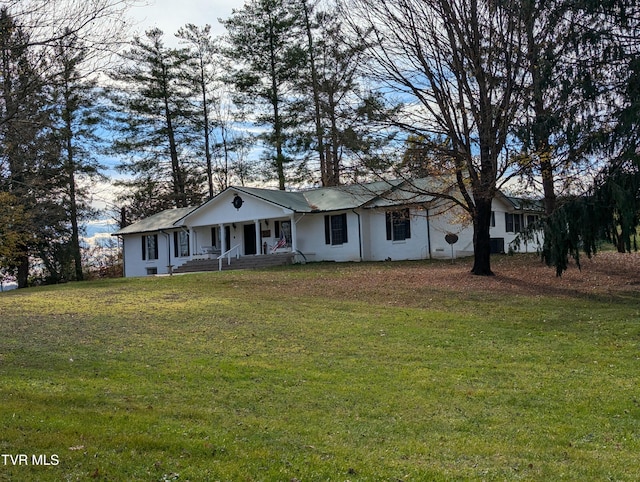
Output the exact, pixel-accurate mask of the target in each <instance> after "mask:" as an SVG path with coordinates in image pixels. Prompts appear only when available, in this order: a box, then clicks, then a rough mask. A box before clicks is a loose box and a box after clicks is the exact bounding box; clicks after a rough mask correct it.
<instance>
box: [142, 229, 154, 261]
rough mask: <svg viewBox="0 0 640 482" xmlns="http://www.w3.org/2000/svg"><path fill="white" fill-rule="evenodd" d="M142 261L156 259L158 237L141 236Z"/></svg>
mask: <svg viewBox="0 0 640 482" xmlns="http://www.w3.org/2000/svg"><path fill="white" fill-rule="evenodd" d="M142 259H143V260H144V259H158V235H157V234H152V235H151V236H142Z"/></svg>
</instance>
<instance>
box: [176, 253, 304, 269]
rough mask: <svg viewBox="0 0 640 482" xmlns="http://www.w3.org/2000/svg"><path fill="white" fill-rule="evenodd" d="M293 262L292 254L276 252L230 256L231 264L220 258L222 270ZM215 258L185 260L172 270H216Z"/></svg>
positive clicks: (263, 266)
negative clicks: (238, 256) (237, 256)
mask: <svg viewBox="0 0 640 482" xmlns="http://www.w3.org/2000/svg"><path fill="white" fill-rule="evenodd" d="M292 263H293V254H291V253H278V254H266V255H258V256H241V257H240V258H239V259H236V258H234V257H232V258H231V264H230V265H228V264H227V260H226V258H225V259H223V260H222V270H223V271H227V270H233V269H262V268H270V267H272V266H284V265H287V264H292ZM218 268H219V265H218V260H217V259H194V260H192V261H187V262H186V263H185V264H183V265H182V266H180V267H178V268H176V269H174V270H173V272H174V273H175V274H180V273H196V272H198V271H218Z"/></svg>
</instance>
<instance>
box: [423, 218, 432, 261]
mask: <svg viewBox="0 0 640 482" xmlns="http://www.w3.org/2000/svg"><path fill="white" fill-rule="evenodd" d="M425 209H426V210H427V249H428V250H429V259H433V258H432V256H431V223H430V222H429V208H427V207H425Z"/></svg>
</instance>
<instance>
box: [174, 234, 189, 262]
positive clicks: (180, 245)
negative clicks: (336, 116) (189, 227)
mask: <svg viewBox="0 0 640 482" xmlns="http://www.w3.org/2000/svg"><path fill="white" fill-rule="evenodd" d="M173 254H174V256H175V257H176V258H184V257H186V256H189V233H188V232H187V231H175V232H174V233H173Z"/></svg>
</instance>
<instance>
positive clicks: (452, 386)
mask: <svg viewBox="0 0 640 482" xmlns="http://www.w3.org/2000/svg"><path fill="white" fill-rule="evenodd" d="M425 266H426V268H425ZM428 267H429V265H428V264H427V263H423V264H420V263H398V264H389V263H386V264H384V263H380V264H361V265H335V266H333V265H307V266H294V267H290V268H286V269H276V270H265V271H258V272H250V271H247V272H226V273H211V274H196V275H188V276H174V277H156V278H145V279H133V280H110V281H100V282H87V283H78V284H70V285H66V286H56V287H42V288H35V289H29V290H21V291H15V292H11V293H6V294H3V295H1V296H0V422H1V425H0V426H1V427H2V430H1V432H0V453H1V454H3V455H2V457H1V458H0V480H11V481H22V480H27V481H28V480H37V481H46V480H55V481H60V480H62V481H67V480H69V481H71V480H108V481H161V480H180V481H187V480H188V481H215V480H221V481H222V480H224V481H253V480H264V481H294V480H298V481H346V480H350V481H365V480H366V481H398V480H402V481H424V480H580V481H584V480H629V481H635V480H640V464H639V463H638V454H640V387H639V384H638V382H639V380H638V375H639V374H640V295H638V292H637V291H636V292H633V291H625V292H620V293H618V294H608V295H606V296H604V295H603V296H591V297H587V296H580V295H578V294H576V295H575V296H570V295H566V294H565V295H563V296H549V295H544V294H540V293H532V294H531V295H522V294H518V295H513V296H506V295H505V294H504V293H499V292H491V291H482V292H480V291H474V290H470V291H466V292H460V291H458V290H455V289H446V288H441V287H440V288H433V289H432V288H430V287H429V286H428V285H427V284H424V283H421V284H416V283H415V280H413V281H412V279H411V275H410V274H407V273H410V272H411V270H414V269H421V270H424V269H427V270H428ZM549 276H550V277H553V272H552V271H550V272H549ZM363 279H366V280H369V282H368V284H366V285H362V286H361V287H359V286H358V285H357V283H358V282H360V281H361V280H363ZM402 279H406V281H405V282H404V283H403V282H399V281H398V280H402ZM359 280H360V281H359ZM341 286H342V287H343V292H342V293H341V291H340V287H341ZM20 454H24V455H25V456H26V458H27V459H28V460H27V462H28V464H25V463H24V462H25V460H24V458H23V459H21V458H20V457H19V455H20ZM34 456H35V457H36V460H35V461H34V460H33V457H34ZM43 456H44V457H43ZM38 457H40V458H39V460H38ZM38 461H39V463H40V464H39V465H34V462H38ZM45 462H47V463H49V464H50V465H44V464H45ZM14 463H15V465H14Z"/></svg>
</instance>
